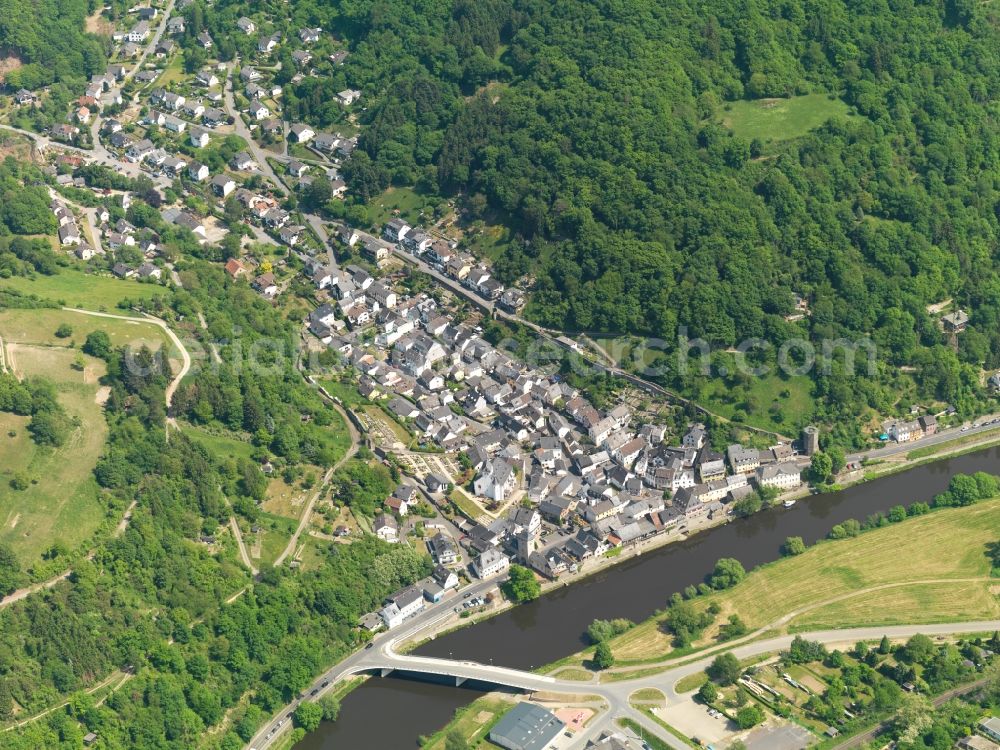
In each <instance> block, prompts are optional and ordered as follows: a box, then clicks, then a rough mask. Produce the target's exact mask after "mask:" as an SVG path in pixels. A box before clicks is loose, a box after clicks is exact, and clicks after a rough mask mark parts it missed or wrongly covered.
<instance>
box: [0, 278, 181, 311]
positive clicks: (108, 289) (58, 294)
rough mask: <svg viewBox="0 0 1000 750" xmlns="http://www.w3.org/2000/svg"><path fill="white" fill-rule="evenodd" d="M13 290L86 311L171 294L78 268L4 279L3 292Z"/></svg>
mask: <svg viewBox="0 0 1000 750" xmlns="http://www.w3.org/2000/svg"><path fill="white" fill-rule="evenodd" d="M3 288H7V289H13V290H15V291H18V292H22V293H24V294H35V295H38V296H39V297H40V298H42V299H47V300H52V301H53V302H58V303H59V304H62V305H66V306H67V307H82V308H84V309H86V310H107V311H109V312H115V311H116V310H115V308H116V307H117V305H118V303H119V302H121V301H122V300H125V299H150V298H151V297H155V296H156V295H158V294H169V293H170V291H169V290H168V289H167V288H165V287H162V286H159V285H158V284H142V283H140V282H138V281H131V280H124V279H116V278H115V277H113V276H95V275H93V274H88V273H84V272H83V271H78V270H76V269H69V268H64V269H61V270H60V271H59V273H58V274H56V275H55V276H43V275H41V274H39V275H37V276H34V277H32V278H28V277H25V276H12V277H11V278H9V279H0V289H3Z"/></svg>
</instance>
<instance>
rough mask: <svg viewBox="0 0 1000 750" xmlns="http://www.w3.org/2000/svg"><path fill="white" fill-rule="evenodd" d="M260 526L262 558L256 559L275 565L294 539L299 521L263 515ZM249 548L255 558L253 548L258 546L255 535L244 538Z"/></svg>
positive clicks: (268, 514) (259, 522)
mask: <svg viewBox="0 0 1000 750" xmlns="http://www.w3.org/2000/svg"><path fill="white" fill-rule="evenodd" d="M258 524H259V525H260V527H261V531H260V540H261V544H260V557H259V558H256V559H258V560H259V561H260V562H262V563H273V562H274V561H275V559H276V558H277V557H278V555H280V554H281V553H282V551H284V549H285V545H287V544H288V540H289V539H291V537H292V532H294V531H295V527H296V526H298V520H297V519H294V518H285V517H284V516H276V515H272V514H270V513H261V514H260V520H259V521H258ZM244 541H245V542H246V544H247V546H248V547H250V548H251V553H250V556H251V557H254V554H253V551H252V550H253V548H254V547H255V546H256V539H255V538H254V535H253V534H250V535H249V536H245V537H244Z"/></svg>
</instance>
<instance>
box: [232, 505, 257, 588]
mask: <svg viewBox="0 0 1000 750" xmlns="http://www.w3.org/2000/svg"><path fill="white" fill-rule="evenodd" d="M229 528H230V529H232V531H233V536H234V537H235V538H236V544H237V545H238V546H239V548H240V557H241V558H242V559H243V564H244V565H246V566H247V568H249V569H250V574H251V575H253V576H254V577H255V578H256V577H257V574H258V573H260V571H259V570H257V566H255V565H254V564H253V561H252V560H251V559H250V555H249V554H248V553H247V546H246V545H245V544H244V543H243V533H242V532H241V531H240V525H239V524H238V523H236V516H230V517H229Z"/></svg>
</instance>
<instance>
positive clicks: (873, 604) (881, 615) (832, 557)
mask: <svg viewBox="0 0 1000 750" xmlns="http://www.w3.org/2000/svg"><path fill="white" fill-rule="evenodd" d="M998 528H1000V500H996V499H995V500H989V501H986V502H982V503H979V504H977V505H974V506H970V507H967V508H949V509H945V510H941V511H936V512H934V513H931V514H929V515H926V516H920V517H917V518H911V519H908V520H906V521H905V522H903V523H899V524H894V525H891V526H886V527H883V528H881V529H876V530H873V531H869V532H866V533H864V534H861V535H860V536H858V537H855V538H853V539H848V540H842V541H836V542H823V543H821V544H817V545H815V546H813V547H811V548H809V549H808V550H807V551H806V552H805V553H803V554H802V555H799V556H797V557H792V558H783V559H781V560H778V561H776V562H774V563H771V564H769V565H766V566H763V567H761V568H760V569H758V570H755V571H753V572H752V573H751V574H750V575H748V576H747V578H746V579H745V580H744V581H743V582H742V583H740V584H739V585H737V586H736V587H734V588H732V589H730V590H728V591H722V592H719V593H716V594H712V595H711V596H708V597H700V598H698V599H696V600H695V603H696V606H697V607H699V608H701V607H706V606H707V605H708V603H709V602H713V601H714V602H717V603H718V604H719V605H720V607H721V612H720V614H719V616H718V617H717V618H716V622H717V623H721V622H725V621H726V619H727V618H728V616H729V615H730V614H737V615H739V616H740V617H741V618H742V619H743V620H744V621H745V622H746V623H747V625H748V626H749V627H750V628H751V629H755V628H760V627H764V626H766V625H768V624H770V623H773V622H775V621H776V620H778V619H779V618H780V617H782V616H784V615H787V614H790V613H793V612H801V613H802V614H801V615H800V616H799V617H797V618H796V619H793V620H792V621H791V624H790V626H791V627H792V628H794V629H802V628H805V627H808V628H812V629H821V628H828V627H846V626H854V625H863V624H867V623H870V622H874V623H878V624H883V623H891V622H906V623H932V622H942V621H947V620H951V619H960V620H980V619H982V620H988V619H994V618H997V617H1000V603H998V601H997V597H996V595H995V593H994V592H993V591H992V590H991V582H990V581H989V580H985V579H988V577H989V575H990V564H989V560H988V559H987V557H986V554H985V550H986V544H987V543H988V542H991V541H995V540H996V534H997V529H998ZM958 579H984V580H975V581H963V580H958ZM921 581H945V582H944V583H941V584H935V585H930V584H921V583H919V582H921ZM948 581H951V582H948ZM886 584H897V586H894V587H893V588H883V589H881V590H872V589H873V588H874V587H878V586H885V585H886ZM994 585H995V584H994ZM841 596H844V597H847V598H845V599H843V600H842V601H838V602H836V603H830V604H825V605H824V604H823V603H824V602H828V601H829V600H831V599H835V598H838V597H841ZM661 622H662V617H654V618H651V619H650V620H647V621H645V622H643V623H640V624H639V625H637V626H636V627H634V628H632V629H631V630H629V631H628V632H627V633H624V634H623V635H621V636H619V637H617V638H615V639H614V640H613V641H612V648H613V650H614V653H615V656H616V657H617V658H618V659H619V660H622V661H637V662H641V661H648V660H654V659H656V658H658V657H663V656H666V655H667V654H668V653H669V652H670V650H671V645H670V643H671V638H670V636H669V635H668V634H666V633H664V632H663V630H662V629H661ZM714 635H715V628H714V627H713V628H709V630H708V631H707V632H706V634H705V638H704V639H703V640H702V641H699V644H700V645H709V644H710V643H713V642H714Z"/></svg>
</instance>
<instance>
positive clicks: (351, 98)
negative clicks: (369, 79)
mask: <svg viewBox="0 0 1000 750" xmlns="http://www.w3.org/2000/svg"><path fill="white" fill-rule="evenodd" d="M360 98H361V92H360V91H358V90H357V89H344V90H343V91H341V92H340V93H339V94H337V101H339V102H340V103H341V104H343V105H344V106H345V107H346V106H349V105H351V104H354V102H356V101H357V100H358V99H360Z"/></svg>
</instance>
